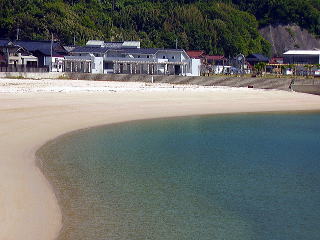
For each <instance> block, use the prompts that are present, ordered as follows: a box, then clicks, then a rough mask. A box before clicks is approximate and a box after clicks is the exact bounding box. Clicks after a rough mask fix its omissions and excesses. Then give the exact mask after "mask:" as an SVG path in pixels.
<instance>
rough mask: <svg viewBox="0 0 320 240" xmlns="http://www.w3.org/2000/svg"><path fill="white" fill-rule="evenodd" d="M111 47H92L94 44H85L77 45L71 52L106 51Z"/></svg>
mask: <svg viewBox="0 0 320 240" xmlns="http://www.w3.org/2000/svg"><path fill="white" fill-rule="evenodd" d="M108 50H109V48H106V47H92V46H83V47H76V48H75V49H73V50H72V51H71V52H72V53H106V52H107V51H108Z"/></svg>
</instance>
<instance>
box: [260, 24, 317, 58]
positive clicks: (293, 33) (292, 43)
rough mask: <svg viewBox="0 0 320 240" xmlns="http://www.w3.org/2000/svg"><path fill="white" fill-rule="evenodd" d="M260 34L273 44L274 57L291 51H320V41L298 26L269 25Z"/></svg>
mask: <svg viewBox="0 0 320 240" xmlns="http://www.w3.org/2000/svg"><path fill="white" fill-rule="evenodd" d="M259 32H260V33H261V35H262V36H263V37H264V38H265V39H266V40H268V41H269V42H270V43H271V47H272V50H271V51H272V55H276V56H281V55H282V53H284V52H285V51H287V50H289V49H314V48H319V49H320V39H319V38H318V39H317V38H316V37H315V36H314V35H312V34H310V33H309V32H308V31H307V30H306V29H303V28H301V27H299V26H297V25H278V26H272V25H269V26H266V27H264V28H261V29H260V30H259Z"/></svg>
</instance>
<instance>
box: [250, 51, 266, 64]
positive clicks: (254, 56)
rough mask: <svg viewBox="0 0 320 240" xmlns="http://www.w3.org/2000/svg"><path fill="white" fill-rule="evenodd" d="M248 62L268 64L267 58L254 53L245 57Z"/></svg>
mask: <svg viewBox="0 0 320 240" xmlns="http://www.w3.org/2000/svg"><path fill="white" fill-rule="evenodd" d="M246 60H247V61H248V62H269V58H267V57H266V56H264V55H262V54H258V53H254V54H250V55H249V56H247V57H246Z"/></svg>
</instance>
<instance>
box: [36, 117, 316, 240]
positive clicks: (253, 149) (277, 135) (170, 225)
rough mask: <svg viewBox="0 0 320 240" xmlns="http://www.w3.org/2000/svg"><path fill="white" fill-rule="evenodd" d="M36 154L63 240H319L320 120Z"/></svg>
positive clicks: (200, 129)
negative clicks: (55, 207)
mask: <svg viewBox="0 0 320 240" xmlns="http://www.w3.org/2000/svg"><path fill="white" fill-rule="evenodd" d="M37 155H38V156H39V157H40V158H41V159H42V161H41V165H42V169H43V171H44V172H45V174H46V175H47V176H48V178H49V180H50V181H51V183H52V185H53V186H54V188H55V190H56V193H57V196H58V198H59V202H60V205H61V208H62V211H63V214H64V216H63V224H64V228H63V229H62V231H61V234H60V238H59V239H63V240H71V239H72V240H79V239H81V240H107V239H108V240H142V239H159V240H160V239H190V240H191V239H192V240H198V239H199V240H202V239H203V240H205V239H206V240H233V239H234V240H250V239H252V240H295V239H296V240H309V239H310V240H314V239H319V236H320V114H319V113H312V114H311V113H305V114H239V115H222V116H199V117H185V118H174V119H161V120H148V121H138V122H130V123H123V124H116V125H111V126H105V127H98V128H93V129H89V130H84V131H79V132H76V133H73V134H71V135H66V136H64V137H61V138H59V139H57V140H55V141H53V142H50V143H48V144H47V145H45V146H44V147H43V148H41V149H40V150H39V152H38V153H37Z"/></svg>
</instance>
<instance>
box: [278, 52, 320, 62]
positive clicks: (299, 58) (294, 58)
mask: <svg viewBox="0 0 320 240" xmlns="http://www.w3.org/2000/svg"><path fill="white" fill-rule="evenodd" d="M283 62H284V63H285V64H320V55H302V54H301V55H300V54H295V55H284V59H283Z"/></svg>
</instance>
